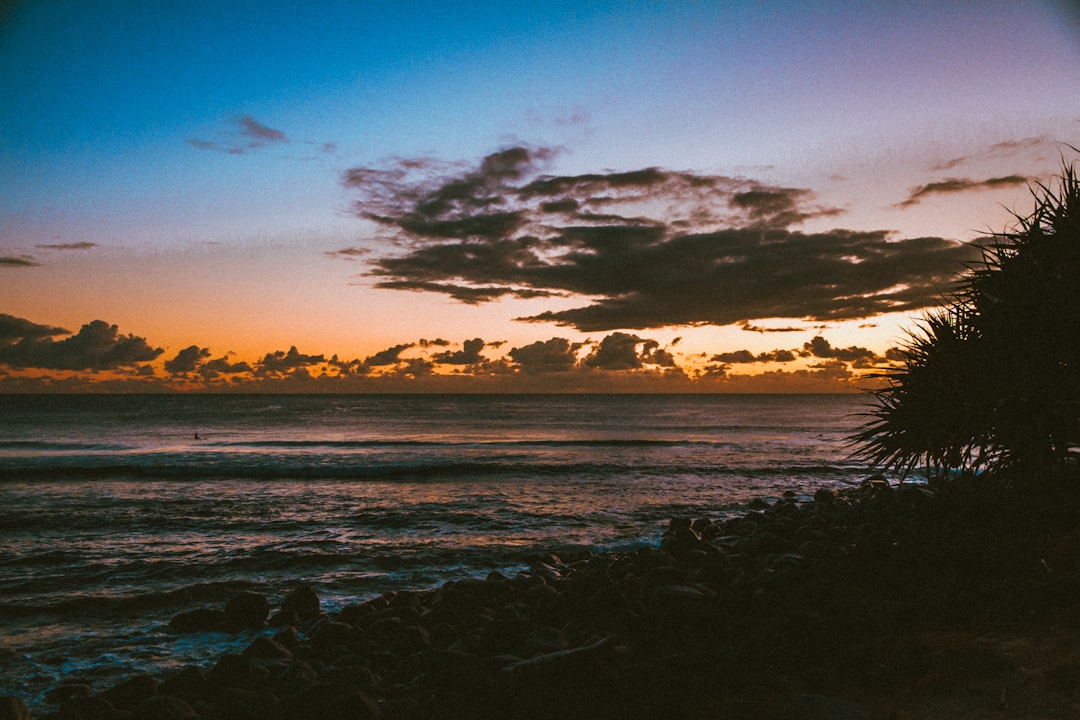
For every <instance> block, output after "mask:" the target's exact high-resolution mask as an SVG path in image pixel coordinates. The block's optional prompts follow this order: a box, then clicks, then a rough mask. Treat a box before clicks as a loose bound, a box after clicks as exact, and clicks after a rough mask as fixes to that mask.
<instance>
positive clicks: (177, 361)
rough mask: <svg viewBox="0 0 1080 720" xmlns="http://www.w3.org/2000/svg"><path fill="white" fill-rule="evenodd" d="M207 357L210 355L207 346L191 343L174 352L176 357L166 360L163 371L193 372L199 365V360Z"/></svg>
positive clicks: (173, 372) (179, 373)
mask: <svg viewBox="0 0 1080 720" xmlns="http://www.w3.org/2000/svg"><path fill="white" fill-rule="evenodd" d="M208 357H210V350H209V348H201V347H199V346H198V345H191V346H189V347H186V348H184V349H183V350H181V351H180V352H178V353H176V357H174V358H173V359H171V360H166V361H165V371H166V372H170V373H172V374H173V375H182V374H185V373H191V372H195V369H196V368H197V367H199V363H200V361H202V360H203V359H205V358H208Z"/></svg>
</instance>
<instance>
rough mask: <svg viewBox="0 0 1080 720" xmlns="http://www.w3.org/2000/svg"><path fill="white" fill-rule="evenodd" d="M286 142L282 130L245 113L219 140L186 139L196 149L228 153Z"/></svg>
mask: <svg viewBox="0 0 1080 720" xmlns="http://www.w3.org/2000/svg"><path fill="white" fill-rule="evenodd" d="M229 136H231V137H229ZM288 142H289V138H288V137H287V136H286V135H285V133H284V132H282V131H281V130H277V129H275V128H272V127H269V126H267V125H264V124H263V123H261V122H259V121H258V120H256V119H255V118H253V117H252V116H250V115H246V114H245V115H241V116H240V117H238V118H237V119H236V120H235V122H234V128H233V129H232V130H231V131H230V132H228V133H226V137H225V138H224V139H222V140H220V141H217V140H205V139H203V138H195V137H191V138H188V139H187V143H188V145H191V146H192V147H193V148H196V149H198V150H216V151H219V152H223V153H227V154H229V155H243V154H245V153H247V152H248V151H249V150H255V149H258V148H261V147H265V146H267V145H278V144H285V143H288Z"/></svg>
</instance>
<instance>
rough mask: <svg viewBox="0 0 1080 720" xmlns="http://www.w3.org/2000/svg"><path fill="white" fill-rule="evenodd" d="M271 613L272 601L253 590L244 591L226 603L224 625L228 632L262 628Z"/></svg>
mask: <svg viewBox="0 0 1080 720" xmlns="http://www.w3.org/2000/svg"><path fill="white" fill-rule="evenodd" d="M269 615H270V602H269V601H268V600H267V599H266V598H265V597H263V596H262V595H260V594H259V593H253V592H247V591H245V592H242V593H239V594H237V595H236V596H235V597H233V599H232V600H229V602H228V604H226V605H225V617H224V627H225V629H226V630H227V631H228V632H240V631H242V630H260V629H261V628H262V626H263V625H264V624H265V623H266V618H267V617H268V616H269Z"/></svg>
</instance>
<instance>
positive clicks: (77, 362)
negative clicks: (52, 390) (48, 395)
mask: <svg viewBox="0 0 1080 720" xmlns="http://www.w3.org/2000/svg"><path fill="white" fill-rule="evenodd" d="M5 318H11V316H5ZM11 319H13V320H16V321H18V320H19V319H18V318H11ZM23 322H27V321H23ZM30 325H31V326H32V327H31V328H30V329H29V332H26V333H25V334H24V335H23V336H22V337H21V339H18V341H17V342H11V340H12V338H11V337H8V344H6V345H3V346H0V363H4V364H7V365H10V366H12V367H16V368H42V369H49V370H111V369H116V368H121V367H130V366H133V365H135V364H136V363H140V362H147V361H150V360H153V359H155V358H157V357H158V356H159V355H161V354H162V353H163V352H164V350H162V349H161V348H153V347H150V345H149V344H148V343H147V342H146V339H145V338H141V337H137V336H135V335H121V334H120V333H119V332H118V329H117V326H116V325H110V324H108V323H107V322H105V321H103V320H94V321H93V322H90V323H88V324H86V325H83V326H82V327H81V328H80V329H79V332H78V333H76V334H75V335H73V336H71V337H69V338H66V339H64V340H59V341H54V340H52V338H51V337H48V336H49V335H58V334H60V329H59V328H45V329H44V330H41V329H40V328H43V326H39V325H34V324H33V323H31V324H30ZM7 326H8V329H9V331H10V329H11V328H12V327H14V326H15V325H14V324H12V323H11V322H10V320H8V321H7Z"/></svg>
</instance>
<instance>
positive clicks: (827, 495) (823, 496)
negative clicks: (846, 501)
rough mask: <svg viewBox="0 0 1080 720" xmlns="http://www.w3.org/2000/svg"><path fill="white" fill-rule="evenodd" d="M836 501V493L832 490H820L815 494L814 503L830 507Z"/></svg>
mask: <svg viewBox="0 0 1080 720" xmlns="http://www.w3.org/2000/svg"><path fill="white" fill-rule="evenodd" d="M835 499H836V491H835V490H833V489H832V488H818V490H817V492H815V493H814V502H816V503H819V504H821V505H828V504H829V503H831V502H832V501H833V500H835Z"/></svg>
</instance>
